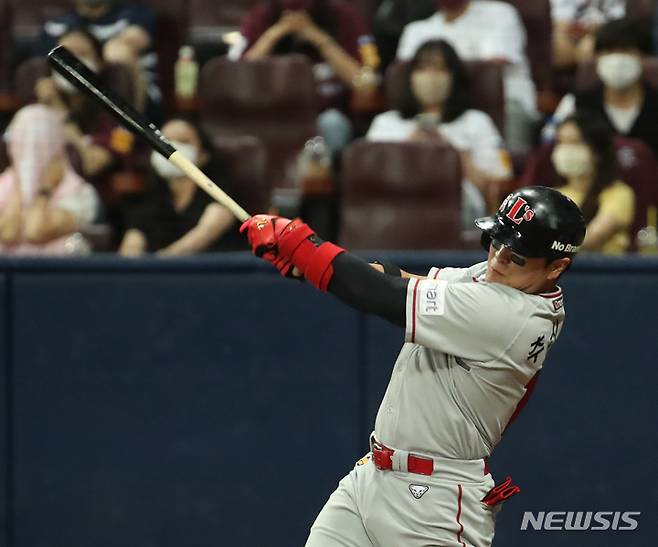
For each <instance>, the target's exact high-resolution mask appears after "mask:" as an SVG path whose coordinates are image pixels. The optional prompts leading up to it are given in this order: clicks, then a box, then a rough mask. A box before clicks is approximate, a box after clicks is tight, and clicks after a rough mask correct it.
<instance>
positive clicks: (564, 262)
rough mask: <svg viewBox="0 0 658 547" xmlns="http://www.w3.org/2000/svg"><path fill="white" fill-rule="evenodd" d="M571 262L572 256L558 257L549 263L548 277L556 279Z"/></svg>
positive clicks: (552, 279)
mask: <svg viewBox="0 0 658 547" xmlns="http://www.w3.org/2000/svg"><path fill="white" fill-rule="evenodd" d="M570 264H571V259H570V258H566V257H565V258H558V259H557V260H553V261H551V262H550V263H549V264H548V279H550V280H551V281H555V280H556V279H557V278H558V277H560V276H561V275H562V274H563V273H564V271H565V270H566V269H567V268H568V267H569V265H570Z"/></svg>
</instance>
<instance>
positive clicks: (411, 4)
mask: <svg viewBox="0 0 658 547" xmlns="http://www.w3.org/2000/svg"><path fill="white" fill-rule="evenodd" d="M435 11H436V2H435V0H382V1H381V2H380V3H379V6H378V7H377V11H376V13H375V24H374V27H375V40H376V41H377V47H378V48H379V53H380V55H381V58H382V68H386V67H387V66H388V65H389V64H390V63H391V61H393V60H394V59H395V53H396V52H397V49H398V42H399V41H400V34H402V29H404V27H405V26H406V25H408V24H409V23H411V22H413V21H419V20H420V19H427V18H428V17H430V16H431V15H432V14H433V13H434V12H435Z"/></svg>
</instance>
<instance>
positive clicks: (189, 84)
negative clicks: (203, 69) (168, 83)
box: [174, 46, 199, 110]
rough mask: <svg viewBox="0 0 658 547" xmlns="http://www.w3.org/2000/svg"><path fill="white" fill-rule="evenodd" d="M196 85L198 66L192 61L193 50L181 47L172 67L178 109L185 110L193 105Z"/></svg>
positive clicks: (188, 47)
mask: <svg viewBox="0 0 658 547" xmlns="http://www.w3.org/2000/svg"><path fill="white" fill-rule="evenodd" d="M198 83H199V65H198V63H197V62H196V60H195V59H194V48H192V46H183V47H181V48H180V49H179V50H178V60H177V61H176V64H175V65H174V90H175V93H176V102H177V104H178V106H179V108H181V109H182V110H186V109H189V108H191V107H192V105H194V103H195V101H196V97H197V86H198Z"/></svg>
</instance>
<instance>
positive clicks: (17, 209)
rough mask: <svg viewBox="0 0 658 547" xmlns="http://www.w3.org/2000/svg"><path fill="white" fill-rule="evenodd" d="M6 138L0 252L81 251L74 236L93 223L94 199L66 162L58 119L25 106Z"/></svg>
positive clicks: (42, 109)
mask: <svg viewBox="0 0 658 547" xmlns="http://www.w3.org/2000/svg"><path fill="white" fill-rule="evenodd" d="M5 140H6V141H7V151H8V155H9V160H10V165H9V167H8V168H7V169H6V170H5V171H4V172H3V173H2V174H0V252H1V253H5V254H70V253H72V252H79V251H80V249H81V248H82V249H85V247H86V246H85V245H81V236H80V235H79V234H77V232H80V231H81V230H84V229H85V228H86V227H87V226H88V225H89V224H91V223H92V221H93V220H94V219H95V217H96V214H97V211H98V197H97V196H96V192H95V191H94V189H93V187H92V186H91V185H90V184H87V183H86V182H85V181H84V180H83V179H82V178H81V177H80V176H79V175H78V174H77V173H75V171H74V170H73V168H72V167H71V164H70V163H69V160H68V156H67V154H66V149H65V143H66V139H65V128H64V124H63V123H62V119H61V115H60V114H59V113H57V112H56V111H55V110H53V109H51V108H48V107H47V106H43V105H30V106H26V107H24V108H22V109H21V110H19V111H18V112H17V113H16V115H15V116H14V118H13V120H12V121H11V123H10V124H9V126H8V128H7V132H6V134H5ZM74 234H75V236H74ZM72 236H74V237H72ZM87 249H88V248H87Z"/></svg>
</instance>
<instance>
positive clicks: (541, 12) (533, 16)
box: [506, 0, 553, 90]
mask: <svg viewBox="0 0 658 547" xmlns="http://www.w3.org/2000/svg"><path fill="white" fill-rule="evenodd" d="M506 1H507V2H509V3H510V4H512V5H513V6H514V7H515V8H516V9H517V11H518V12H519V15H520V16H521V20H522V21H523V25H524V26H525V29H526V36H527V46H526V53H527V55H528V60H529V62H530V69H531V71H532V78H533V79H534V81H535V84H536V85H537V89H542V90H543V89H548V88H549V87H550V83H551V66H552V59H553V52H552V35H553V20H552V19H551V3H550V0H506Z"/></svg>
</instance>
